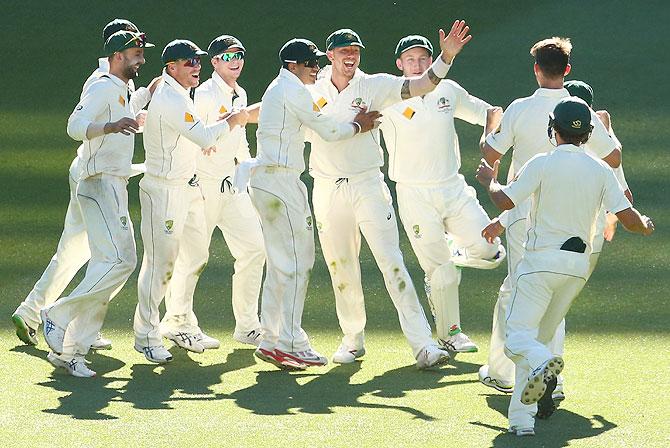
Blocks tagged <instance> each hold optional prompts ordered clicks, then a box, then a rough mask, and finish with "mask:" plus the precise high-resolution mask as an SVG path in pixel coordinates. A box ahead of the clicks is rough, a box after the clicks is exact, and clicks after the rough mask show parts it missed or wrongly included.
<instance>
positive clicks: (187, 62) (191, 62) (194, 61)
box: [168, 56, 200, 67]
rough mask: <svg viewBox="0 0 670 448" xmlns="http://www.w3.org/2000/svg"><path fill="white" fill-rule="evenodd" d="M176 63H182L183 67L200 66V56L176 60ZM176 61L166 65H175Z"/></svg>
mask: <svg viewBox="0 0 670 448" xmlns="http://www.w3.org/2000/svg"><path fill="white" fill-rule="evenodd" d="M178 61H184V67H198V66H199V65H200V56H196V57H193V58H188V59H178ZM176 63H177V61H172V62H168V64H176Z"/></svg>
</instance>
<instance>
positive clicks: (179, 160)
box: [133, 39, 247, 364]
mask: <svg viewBox="0 0 670 448" xmlns="http://www.w3.org/2000/svg"><path fill="white" fill-rule="evenodd" d="M206 54H207V53H206V52H204V51H202V50H201V49H200V48H199V47H198V46H197V45H195V44H194V43H193V42H191V41H188V40H182V39H177V40H173V41H172V42H170V43H168V44H167V45H166V46H165V49H164V50H163V54H162V57H161V58H162V61H163V64H164V65H165V68H164V70H163V82H162V83H161V84H160V85H159V86H158V87H157V88H156V91H155V92H154V95H153V98H152V100H151V103H150V104H149V110H148V114H147V120H146V124H145V127H144V150H145V154H146V162H145V163H146V170H147V171H146V174H145V175H144V177H143V178H142V180H141V181H140V204H141V209H142V225H141V232H142V241H143V243H144V258H143V260H142V267H141V269H140V274H139V278H138V304H137V308H136V310H135V321H134V325H133V326H134V330H135V349H136V350H137V351H138V352H140V353H144V355H145V357H146V358H147V359H148V360H149V361H151V362H155V363H159V364H160V363H166V362H169V361H171V360H172V355H171V354H170V352H169V351H168V350H166V348H165V346H164V345H163V343H162V335H161V332H160V328H159V323H160V317H159V310H158V307H159V305H160V303H161V301H162V300H163V297H164V296H165V293H166V291H167V289H168V286H169V283H170V279H171V277H172V275H173V273H174V269H175V262H176V261H177V258H178V256H179V255H180V254H181V252H180V248H181V246H183V245H185V244H193V245H197V246H198V247H206V246H207V243H208V238H209V236H210V235H211V233H210V235H208V234H207V228H206V227H207V226H206V222H205V207H204V199H203V192H202V188H201V187H200V185H199V182H198V177H197V176H196V175H195V173H196V170H197V167H196V161H197V156H198V153H200V152H201V148H209V147H211V146H213V145H215V144H216V142H217V140H219V139H220V138H221V137H223V136H225V135H227V134H229V133H230V132H231V131H232V130H233V129H234V128H235V127H236V126H244V125H245V124H246V119H247V113H246V112H245V111H240V112H235V113H232V114H231V115H229V116H228V117H227V118H226V119H225V120H224V119H222V120H219V121H216V122H215V123H212V124H205V122H204V121H203V120H202V119H201V117H200V116H199V115H198V114H197V112H196V110H195V106H194V105H193V100H192V99H191V97H190V93H191V89H192V88H194V87H197V86H198V84H199V83H200V69H201V62H200V58H201V57H202V56H205V55H206ZM184 235H188V236H189V240H188V241H186V240H185V239H184ZM182 243H183V244H182ZM185 266H188V267H189V268H192V270H185V272H184V275H186V276H193V275H196V274H197V272H196V271H197V270H198V269H200V268H202V266H198V267H192V265H191V264H188V263H185ZM164 336H165V337H167V338H168V339H170V340H172V341H173V342H174V343H175V344H177V345H178V346H180V347H182V348H185V349H187V350H191V351H196V352H202V351H203V347H202V345H201V344H200V343H199V342H198V337H197V336H198V335H197V334H194V333H191V332H188V331H177V332H167V333H165V334H164Z"/></svg>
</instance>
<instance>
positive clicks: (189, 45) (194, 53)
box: [161, 39, 207, 65]
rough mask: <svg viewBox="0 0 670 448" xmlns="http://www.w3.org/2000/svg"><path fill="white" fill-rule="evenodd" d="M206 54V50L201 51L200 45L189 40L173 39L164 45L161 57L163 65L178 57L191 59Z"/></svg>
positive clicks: (176, 59)
mask: <svg viewBox="0 0 670 448" xmlns="http://www.w3.org/2000/svg"><path fill="white" fill-rule="evenodd" d="M206 55H207V52H206V51H202V50H201V49H200V47H198V46H197V45H196V44H194V43H193V42H191V41H190V40H186V39H175V40H173V41H172V42H170V43H169V44H167V45H166V46H165V48H164V49H163V54H162V55H161V59H162V60H163V65H165V64H167V63H168V62H174V61H178V60H180V59H191V58H195V57H199V56H206Z"/></svg>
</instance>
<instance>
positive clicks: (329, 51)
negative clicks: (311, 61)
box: [326, 50, 335, 62]
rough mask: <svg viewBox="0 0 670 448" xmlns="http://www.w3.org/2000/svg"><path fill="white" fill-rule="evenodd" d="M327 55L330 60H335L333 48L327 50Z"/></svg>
mask: <svg viewBox="0 0 670 448" xmlns="http://www.w3.org/2000/svg"><path fill="white" fill-rule="evenodd" d="M326 57H327V58H328V60H329V61H330V62H333V60H334V59H335V57H334V56H333V50H328V51H326Z"/></svg>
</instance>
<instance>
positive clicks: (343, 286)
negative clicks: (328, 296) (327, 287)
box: [337, 283, 347, 292]
mask: <svg viewBox="0 0 670 448" xmlns="http://www.w3.org/2000/svg"><path fill="white" fill-rule="evenodd" d="M337 289H338V290H339V291H340V292H343V291H344V290H345V289H347V284H346V283H340V284H339V285H337Z"/></svg>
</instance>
